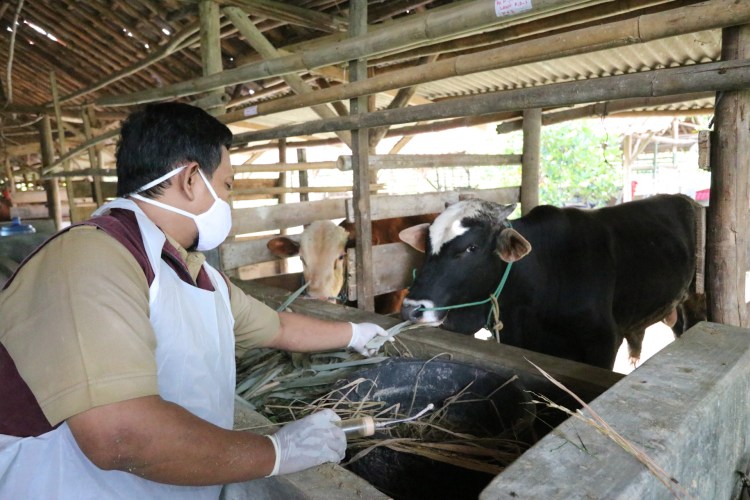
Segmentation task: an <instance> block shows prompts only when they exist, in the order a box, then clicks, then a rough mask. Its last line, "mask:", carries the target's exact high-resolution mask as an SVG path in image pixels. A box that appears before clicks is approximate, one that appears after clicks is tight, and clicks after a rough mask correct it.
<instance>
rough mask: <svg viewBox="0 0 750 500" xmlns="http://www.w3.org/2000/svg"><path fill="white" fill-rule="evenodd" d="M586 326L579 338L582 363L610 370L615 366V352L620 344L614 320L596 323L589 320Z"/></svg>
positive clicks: (604, 319) (605, 319) (603, 320)
mask: <svg viewBox="0 0 750 500" xmlns="http://www.w3.org/2000/svg"><path fill="white" fill-rule="evenodd" d="M581 324H586V323H581ZM588 325H589V326H588V327H587V331H586V332H582V333H581V336H580V337H579V338H580V339H581V340H582V341H583V346H582V347H583V352H584V358H583V361H584V362H585V363H588V364H590V365H594V366H599V367H601V368H607V369H608V370H611V369H612V368H613V367H614V366H615V358H616V357H617V350H618V348H619V347H620V344H621V343H622V337H621V336H620V334H618V333H617V326H616V324H615V322H614V319H611V318H610V319H607V318H602V319H600V320H599V321H598V322H596V321H593V322H592V321H591V320H589V321H588Z"/></svg>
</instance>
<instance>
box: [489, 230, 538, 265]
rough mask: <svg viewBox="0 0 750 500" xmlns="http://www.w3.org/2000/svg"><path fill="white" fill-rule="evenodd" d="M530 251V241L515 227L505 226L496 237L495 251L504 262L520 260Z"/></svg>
mask: <svg viewBox="0 0 750 500" xmlns="http://www.w3.org/2000/svg"><path fill="white" fill-rule="evenodd" d="M529 252H531V243H529V242H528V240H527V239H526V238H524V237H523V236H521V234H520V233H519V232H518V231H516V230H515V229H510V228H506V229H503V230H502V231H501V232H500V236H498V239H497V253H498V254H499V255H500V258H501V259H502V260H504V261H505V262H515V261H517V260H521V259H523V258H524V257H526V255H527V254H528V253H529Z"/></svg>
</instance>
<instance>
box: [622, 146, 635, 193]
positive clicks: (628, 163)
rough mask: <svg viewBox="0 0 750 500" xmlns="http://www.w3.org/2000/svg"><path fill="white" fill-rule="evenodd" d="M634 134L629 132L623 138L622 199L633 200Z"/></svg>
mask: <svg viewBox="0 0 750 500" xmlns="http://www.w3.org/2000/svg"><path fill="white" fill-rule="evenodd" d="M632 153H633V135H632V134H628V135H626V136H625V137H624V138H623V139H622V201H623V203H625V202H628V201H632V200H633V184H632V176H631V171H632V165H633V155H632Z"/></svg>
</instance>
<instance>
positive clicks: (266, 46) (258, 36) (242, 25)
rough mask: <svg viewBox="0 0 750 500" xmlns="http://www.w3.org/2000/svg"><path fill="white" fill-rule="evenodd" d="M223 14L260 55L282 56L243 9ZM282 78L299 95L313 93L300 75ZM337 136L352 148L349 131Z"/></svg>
mask: <svg viewBox="0 0 750 500" xmlns="http://www.w3.org/2000/svg"><path fill="white" fill-rule="evenodd" d="M222 12H224V15H225V16H227V17H228V18H229V20H230V21H232V24H234V26H235V27H236V28H237V29H238V30H239V32H240V34H242V36H243V37H245V39H246V40H247V42H248V43H249V44H250V45H251V46H252V47H253V48H254V49H255V50H256V51H257V52H258V54H260V55H261V56H263V57H264V58H267V59H273V58H274V57H279V56H280V55H281V54H282V52H281V51H279V50H277V49H276V48H275V47H274V46H273V45H272V44H271V42H269V41H268V40H267V39H266V37H265V36H263V33H261V32H260V30H259V29H258V28H256V27H255V25H254V24H253V23H252V21H251V20H250V19H249V18H248V17H247V14H245V13H244V12H243V11H242V10H241V9H239V8H237V7H224V8H223V9H222ZM282 78H283V79H284V81H285V82H286V83H287V85H289V87H291V88H292V90H294V92H296V93H297V94H308V93H310V92H312V91H313V89H312V88H310V86H309V85H308V84H307V83H305V81H304V80H302V78H300V77H299V75H296V74H294V73H289V74H286V75H283V76H282ZM312 109H313V111H315V113H316V114H317V115H318V116H320V117H321V118H333V117H335V116H338V115H336V113H334V112H333V111H332V110H331V108H329V107H328V106H327V105H326V104H316V105H314V106H312ZM336 135H337V136H339V139H341V140H342V141H343V142H344V144H346V145H347V146H349V147H351V144H352V138H351V134H350V133H349V132H348V131H341V132H338V133H337V134H336Z"/></svg>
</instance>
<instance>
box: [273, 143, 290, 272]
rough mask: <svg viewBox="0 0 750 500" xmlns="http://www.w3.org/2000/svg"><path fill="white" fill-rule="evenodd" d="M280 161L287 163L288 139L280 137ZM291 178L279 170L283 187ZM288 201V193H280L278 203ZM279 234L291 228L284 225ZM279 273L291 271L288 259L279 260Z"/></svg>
mask: <svg viewBox="0 0 750 500" xmlns="http://www.w3.org/2000/svg"><path fill="white" fill-rule="evenodd" d="M279 163H286V139H279ZM288 180H289V173H287V172H279V180H278V181H277V183H276V185H277V186H279V187H281V188H286V187H287V186H288V184H289V183H288V182H287V181H288ZM286 202H287V195H286V193H279V195H278V203H279V205H283V204H284V203H286ZM279 234H280V235H282V236H285V235H287V234H289V230H288V229H287V228H285V227H282V228H281V230H280V231H279ZM279 273H280V274H287V273H289V264H288V263H287V260H286V259H280V260H279Z"/></svg>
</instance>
